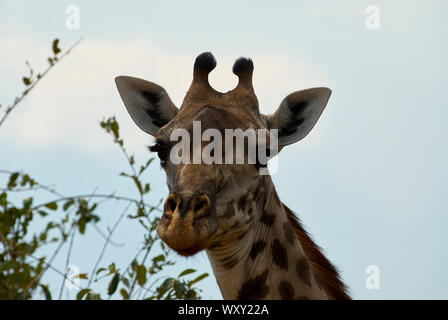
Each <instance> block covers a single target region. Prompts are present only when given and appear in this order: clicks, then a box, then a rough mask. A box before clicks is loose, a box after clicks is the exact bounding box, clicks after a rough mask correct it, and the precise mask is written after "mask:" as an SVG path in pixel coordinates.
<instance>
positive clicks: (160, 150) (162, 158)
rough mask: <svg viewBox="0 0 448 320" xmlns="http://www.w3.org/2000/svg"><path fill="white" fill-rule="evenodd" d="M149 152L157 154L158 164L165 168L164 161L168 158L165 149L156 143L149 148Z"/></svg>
mask: <svg viewBox="0 0 448 320" xmlns="http://www.w3.org/2000/svg"><path fill="white" fill-rule="evenodd" d="M149 150H150V151H151V152H157V156H158V157H159V159H160V163H161V164H162V167H163V166H165V164H166V160H167V157H168V152H167V151H166V147H165V146H164V145H163V144H161V143H156V144H155V145H152V146H150V147H149Z"/></svg>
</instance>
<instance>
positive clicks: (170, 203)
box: [167, 198, 177, 212]
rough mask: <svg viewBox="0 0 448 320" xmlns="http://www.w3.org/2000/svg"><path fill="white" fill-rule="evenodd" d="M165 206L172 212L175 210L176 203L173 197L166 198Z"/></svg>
mask: <svg viewBox="0 0 448 320" xmlns="http://www.w3.org/2000/svg"><path fill="white" fill-rule="evenodd" d="M167 206H168V208H169V209H170V211H171V212H174V211H176V208H177V203H176V201H174V199H173V198H170V199H168V202H167Z"/></svg>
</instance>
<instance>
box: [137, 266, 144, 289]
mask: <svg viewBox="0 0 448 320" xmlns="http://www.w3.org/2000/svg"><path fill="white" fill-rule="evenodd" d="M137 281H138V284H139V285H141V286H142V285H144V284H145V283H146V268H145V266H144V265H142V264H141V265H139V266H138V267H137Z"/></svg>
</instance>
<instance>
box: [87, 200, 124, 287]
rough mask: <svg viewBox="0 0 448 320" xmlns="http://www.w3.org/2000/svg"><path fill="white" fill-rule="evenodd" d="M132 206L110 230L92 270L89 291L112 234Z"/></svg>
mask: <svg viewBox="0 0 448 320" xmlns="http://www.w3.org/2000/svg"><path fill="white" fill-rule="evenodd" d="M130 206H131V204H130V203H129V204H128V205H127V206H126V208H125V209H124V210H123V212H122V213H121V215H120V216H119V217H118V219H117V221H116V222H115V224H114V226H113V227H112V229H111V230H110V232H109V235H108V237H107V239H106V241H105V242H104V246H103V249H102V250H101V252H100V255H99V257H98V259H97V260H96V263H95V265H94V267H93V269H92V272H91V274H90V277H89V282H88V284H87V289H89V288H90V285H91V283H92V280H93V278H94V276H95V272H96V269H97V268H98V265H99V264H100V262H101V259H102V258H103V255H104V252H105V251H106V248H107V245H108V244H109V241H110V238H111V237H112V234H113V233H114V231H115V229H116V228H117V226H118V224H119V223H120V221H121V219H123V217H124V215H125V214H126V212H127V211H128V209H129V207H130Z"/></svg>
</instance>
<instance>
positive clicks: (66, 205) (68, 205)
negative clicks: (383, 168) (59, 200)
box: [62, 199, 75, 211]
mask: <svg viewBox="0 0 448 320" xmlns="http://www.w3.org/2000/svg"><path fill="white" fill-rule="evenodd" d="M74 203H75V200H74V199H70V200H68V201H67V202H66V203H64V206H63V207H62V209H64V211H67V209H68V208H70V207H71V206H72V205H73V204H74Z"/></svg>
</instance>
